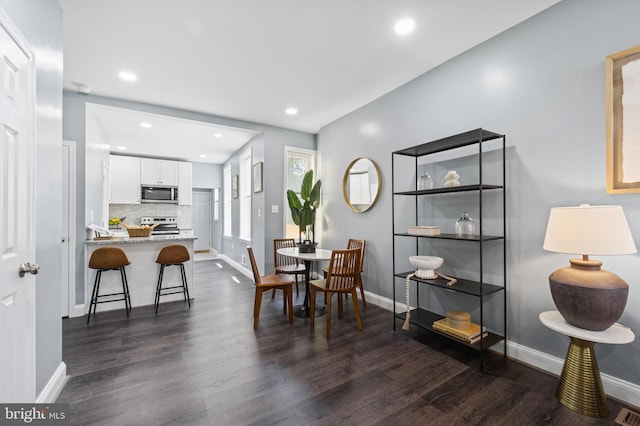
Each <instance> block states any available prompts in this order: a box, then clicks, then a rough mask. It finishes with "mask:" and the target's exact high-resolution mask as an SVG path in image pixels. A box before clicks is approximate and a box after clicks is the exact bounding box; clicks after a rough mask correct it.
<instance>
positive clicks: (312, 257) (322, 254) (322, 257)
mask: <svg viewBox="0 0 640 426" xmlns="http://www.w3.org/2000/svg"><path fill="white" fill-rule="evenodd" d="M277 252H278V254H281V255H283V256H288V257H293V258H295V259H299V260H302V262H303V263H304V268H305V272H304V285H305V290H306V291H305V293H304V302H303V304H302V305H297V306H294V308H293V315H294V316H295V317H297V318H309V316H310V312H311V310H310V308H309V279H310V275H311V265H312V264H313V263H316V262H323V261H329V260H331V253H332V250H327V249H321V248H316V250H315V251H314V252H313V253H300V250H299V249H298V247H284V248H280V249H278V250H277ZM326 313H327V307H326V306H324V305H323V306H317V305H316V309H315V315H314V316H316V317H319V316H322V315H326Z"/></svg>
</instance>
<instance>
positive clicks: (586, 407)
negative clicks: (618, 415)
mask: <svg viewBox="0 0 640 426" xmlns="http://www.w3.org/2000/svg"><path fill="white" fill-rule="evenodd" d="M540 321H541V322H542V324H544V325H545V326H547V327H549V328H550V329H551V330H553V331H557V332H558V333H561V334H564V335H565V336H569V337H570V338H571V343H570V344H569V349H568V350H567V356H566V357H565V360H564V366H563V367H562V375H561V376H560V383H558V388H557V390H556V398H557V399H558V401H560V403H561V404H562V405H564V406H565V407H567V408H569V409H571V410H573V411H576V412H578V413H580V414H584V415H586V416H591V417H608V416H609V406H608V404H607V395H606V394H605V393H604V388H603V387H602V380H601V379H600V371H599V370H598V362H597V361H596V353H595V351H594V349H593V348H594V346H595V344H596V343H608V344H614V345H620V344H625V343H630V342H633V340H634V339H635V334H633V331H631V329H630V328H629V327H625V326H624V325H620V324H617V323H616V324H613V325H612V326H611V327H609V328H608V329H606V330H604V331H591V330H584V329H582V328H578V327H574V326H573V325H571V324H569V323H567V322H566V321H565V319H564V318H563V317H562V315H561V314H560V312H558V311H547V312H542V313H541V314H540Z"/></svg>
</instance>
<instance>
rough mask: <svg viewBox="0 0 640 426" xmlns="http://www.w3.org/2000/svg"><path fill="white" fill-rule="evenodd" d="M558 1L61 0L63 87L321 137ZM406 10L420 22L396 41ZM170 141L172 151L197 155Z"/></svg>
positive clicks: (109, 124)
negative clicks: (126, 76)
mask: <svg viewBox="0 0 640 426" xmlns="http://www.w3.org/2000/svg"><path fill="white" fill-rule="evenodd" d="M558 1H559V0H447V1H442V0H407V1H389V0H305V1H300V0H268V1H267V0H181V1H172V0H135V1H131V0H109V1H104V0H59V2H60V4H61V6H62V8H63V11H64V44H65V47H64V49H65V50H64V80H65V82H64V86H65V88H67V89H70V90H76V86H75V85H74V84H73V83H74V82H76V83H82V84H86V85H88V86H89V87H90V88H91V93H92V94H96V95H103V96H108V97H113V98H120V99H126V100H132V101H139V102H145V103H150V104H157V105H163V106H169V107H174V108H180V109H185V110H191V111H197V112H202V113H207V114H212V115H217V116H223V117H229V118H235V119H240V120H245V121H251V122H256V123H264V124H269V125H273V126H280V127H285V128H290V129H295V130H301V131H306V132H311V133H316V132H318V130H319V129H320V128H321V127H322V126H324V125H326V124H328V123H330V122H332V121H334V120H336V119H338V118H340V117H342V116H343V115H345V114H348V113H349V112H351V111H353V110H355V109H357V108H359V107H361V106H362V105H365V104H367V103H369V102H371V101H372V100H374V99H376V98H378V97H380V96H382V95H384V94H385V93H388V92H390V91H391V90H393V89H395V88H397V87H398V86H400V85H402V84H404V83H406V82H408V81H410V80H412V79H413V78H415V77H417V76H419V75H421V74H423V73H425V72H426V71H428V70H430V69H432V68H434V67H436V66H437V65H439V64H441V63H443V62H445V61H447V60H448V59H451V58H452V57H454V56H456V55H458V54H460V53H462V52H464V51H465V50H468V49H470V48H472V47H474V46H476V45H478V44H480V43H481V42H483V41H485V40H487V39H489V38H491V37H492V36H494V35H496V34H498V33H500V32H502V31H504V30H506V29H508V28H510V27H512V26H514V25H516V24H518V23H520V22H522V21H523V20H525V19H527V18H529V17H530V16H532V15H534V14H536V13H538V12H540V11H542V10H543V9H545V8H547V7H549V6H551V5H553V4H555V3H557V2H558ZM405 17H411V18H413V19H414V20H415V21H416V30H415V31H414V32H413V33H412V34H410V35H408V36H404V37H399V36H397V35H396V34H395V33H394V32H393V25H394V23H395V21H397V20H398V19H400V18H405ZM121 70H128V71H131V72H134V73H135V74H137V76H138V80H137V81H136V82H134V83H126V82H124V81H122V80H120V79H119V78H118V72H119V71H121ZM290 106H294V107H296V108H297V109H298V111H299V113H298V115H296V116H288V115H286V114H285V112H284V111H285V109H286V108H287V107H290ZM111 113H113V114H115V113H114V112H113V111H111ZM96 116H97V117H98V119H99V120H100V121H101V122H102V124H103V127H104V130H105V131H106V132H107V134H109V135H110V136H111V137H112V138H113V139H118V140H120V139H121V138H123V137H125V135H126V136H127V137H134V136H135V132H134V131H133V130H131V129H121V128H120V127H122V126H124V121H123V120H121V119H120V118H121V117H120V118H118V119H115V118H114V117H113V115H109V113H108V114H106V115H105V116H104V117H103V116H102V114H100V113H97V114H96ZM156 119H160V117H156ZM141 120H142V118H136V119H132V120H131V123H130V124H131V125H132V126H139V124H138V123H139V121H141ZM177 121H178V120H176V119H172V120H170V122H171V123H173V124H176V123H177ZM165 124H166V123H165ZM163 126H164V125H163ZM225 130H228V129H225ZM183 131H184V129H183ZM167 133H170V132H167ZM157 136H158V135H156V138H155V139H153V144H154V145H155V146H154V149H156V148H157V147H158V145H160V144H164V143H165V141H164V139H158V138H157ZM187 139H189V140H191V139H192V138H191V137H188V138H187ZM193 139H196V137H195V136H194V138H193ZM207 141H209V142H210V140H206V141H204V142H205V143H206V142H207ZM122 142H123V143H124V142H125V141H122ZM172 142H173V145H174V146H175V147H176V148H179V149H180V151H179V154H180V155H178V154H176V156H177V157H180V156H182V157H193V156H194V155H199V152H196V151H193V153H192V154H190V155H185V153H186V152H187V151H186V150H187V149H188V148H187V144H186V143H182V144H179V145H176V144H175V140H173V141H172ZM216 142H219V141H216ZM244 142H246V140H244V141H243V142H242V143H241V144H243V143H244ZM129 143H135V141H133V140H132V141H131V142H129ZM166 143H170V142H169V141H166ZM129 152H133V151H129ZM232 152H233V151H232ZM147 154H149V155H150V154H151V153H147ZM167 156H173V155H169V153H168V154H167ZM194 161H196V160H194ZM200 161H210V160H200ZM212 162H216V161H212Z"/></svg>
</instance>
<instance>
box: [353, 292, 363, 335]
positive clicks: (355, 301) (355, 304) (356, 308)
mask: <svg viewBox="0 0 640 426" xmlns="http://www.w3.org/2000/svg"><path fill="white" fill-rule="evenodd" d="M351 296H352V298H353V311H354V312H355V313H356V320H357V321H358V329H359V330H362V317H361V316H360V307H359V306H358V295H357V293H356V289H355V288H353V289H352V290H351Z"/></svg>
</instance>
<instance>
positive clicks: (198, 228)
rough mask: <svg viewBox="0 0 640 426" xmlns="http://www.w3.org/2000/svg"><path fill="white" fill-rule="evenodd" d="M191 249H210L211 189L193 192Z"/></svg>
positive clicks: (199, 250)
mask: <svg viewBox="0 0 640 426" xmlns="http://www.w3.org/2000/svg"><path fill="white" fill-rule="evenodd" d="M192 201H193V209H192V212H193V234H194V235H195V236H196V237H198V239H197V240H195V241H194V242H193V251H195V252H197V253H208V252H209V251H210V250H211V191H194V192H193V200H192Z"/></svg>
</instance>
